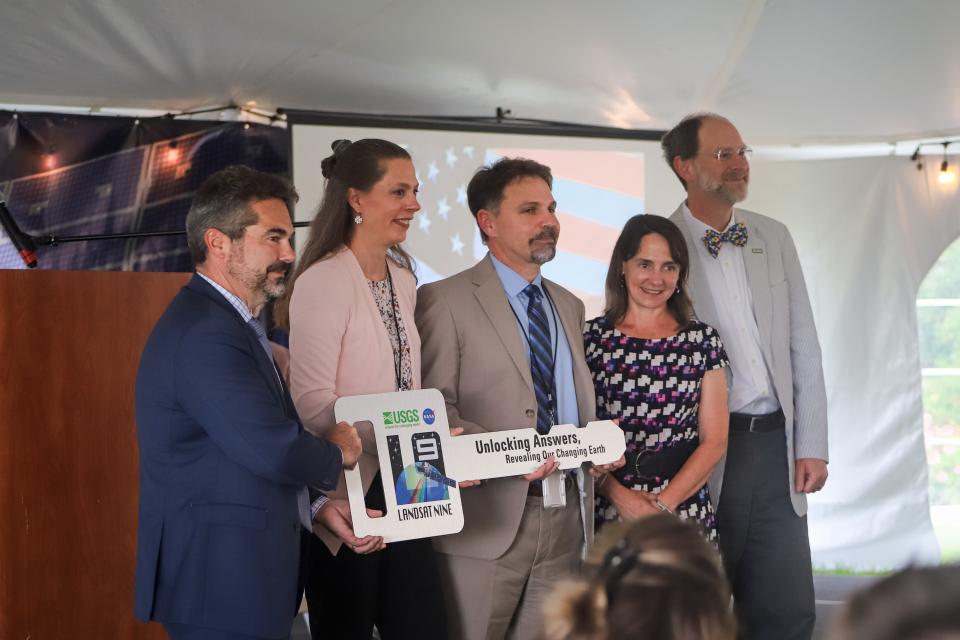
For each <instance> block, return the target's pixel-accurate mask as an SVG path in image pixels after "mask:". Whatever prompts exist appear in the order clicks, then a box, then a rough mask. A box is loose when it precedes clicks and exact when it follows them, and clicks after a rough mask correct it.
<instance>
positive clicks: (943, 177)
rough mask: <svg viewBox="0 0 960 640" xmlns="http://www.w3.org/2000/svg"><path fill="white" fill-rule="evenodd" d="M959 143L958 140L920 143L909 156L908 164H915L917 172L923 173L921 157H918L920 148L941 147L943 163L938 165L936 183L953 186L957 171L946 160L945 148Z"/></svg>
mask: <svg viewBox="0 0 960 640" xmlns="http://www.w3.org/2000/svg"><path fill="white" fill-rule="evenodd" d="M954 143H960V140H944V141H943V142H921V143H919V144H918V145H917V148H916V149H914V150H913V153H912V154H910V162H915V163H916V164H917V171H923V157H922V156H921V155H920V151H921V148H922V147H924V146H931V145H940V146H942V147H943V161H942V162H941V163H940V171H938V172H937V182H939V183H940V184H943V185H946V184H953V183H955V182H956V181H957V169H956V167H951V166H950V162H949V161H948V160H947V147H949V146H950V145H951V144H954Z"/></svg>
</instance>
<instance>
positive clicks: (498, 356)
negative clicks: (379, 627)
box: [416, 256, 596, 560]
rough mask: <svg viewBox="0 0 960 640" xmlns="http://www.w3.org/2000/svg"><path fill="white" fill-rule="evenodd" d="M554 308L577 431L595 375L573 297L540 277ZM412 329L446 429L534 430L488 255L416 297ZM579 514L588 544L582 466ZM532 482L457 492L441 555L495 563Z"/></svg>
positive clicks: (519, 357) (439, 544)
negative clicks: (457, 527) (456, 517)
mask: <svg viewBox="0 0 960 640" xmlns="http://www.w3.org/2000/svg"><path fill="white" fill-rule="evenodd" d="M543 286H544V287H545V288H546V290H547V291H548V292H549V293H550V297H551V298H552V300H553V302H554V304H555V305H556V310H557V315H558V316H559V317H560V324H561V325H562V326H563V332H564V335H566V337H567V342H568V343H570V352H571V353H570V355H571V356H572V359H573V383H574V387H575V388H576V396H577V409H578V413H579V416H580V424H581V426H583V425H586V423H587V422H589V421H591V420H595V419H596V410H595V405H596V396H595V393H594V388H593V378H591V376H590V370H589V369H588V368H587V360H586V356H584V353H583V325H584V308H583V303H582V302H581V301H580V299H579V298H577V297H576V296H574V295H573V294H572V293H570V292H569V291H567V290H566V289H564V288H563V287H561V286H559V285H558V284H556V283H554V282H550V281H549V280H547V279H546V278H544V279H543ZM416 320H417V329H418V330H419V332H420V337H421V340H422V347H421V349H422V356H423V387H424V388H425V389H429V388H435V389H439V390H440V392H441V393H443V397H444V399H445V400H446V406H447V418H448V420H449V422H450V426H451V427H463V429H464V431H465V432H466V433H481V432H484V431H501V430H504V429H519V428H524V427H527V428H536V426H537V418H536V416H537V399H536V396H535V395H534V392H533V378H532V377H531V375H530V360H529V359H528V358H527V356H526V354H525V353H524V350H523V342H522V341H521V337H520V331H519V329H518V328H517V321H516V318H515V316H514V315H513V313H512V312H511V310H510V303H509V302H508V301H507V294H506V292H505V291H504V290H503V284H502V283H501V281H500V278H499V277H498V276H497V272H496V270H495V269H494V267H493V263H492V262H491V261H490V257H489V256H487V257H486V258H484V259H483V260H481V261H480V262H479V263H477V264H476V265H475V266H473V267H471V268H469V269H467V270H466V271H461V272H460V273H458V274H457V275H455V276H451V277H450V278H447V279H445V280H441V281H439V282H434V283H432V284H427V285H424V286H423V287H421V288H420V290H419V292H418V293H417V310H416ZM577 475H578V482H579V485H580V486H581V487H583V492H582V494H581V496H580V513H581V517H582V519H583V526H584V530H583V536H584V541H585V543H586V544H587V545H589V544H590V542H592V540H593V479H592V478H591V476H590V474H589V473H584V468H583V467H581V468H580V469H579V470H578V471H577ZM528 487H529V483H528V482H527V481H526V480H524V479H523V478H518V477H512V478H497V479H494V480H490V481H489V482H487V483H485V484H484V485H483V486H482V487H473V488H470V489H464V490H463V491H462V492H461V493H460V496H461V498H462V500H463V512H464V520H465V522H464V525H463V530H462V531H461V532H460V533H457V534H455V535H449V536H438V537H436V538H434V539H433V545H434V547H435V548H436V549H437V550H438V551H440V552H441V553H446V554H451V555H458V556H466V557H470V558H481V559H485V560H493V559H495V558H499V557H500V556H502V555H503V554H504V553H505V552H506V551H507V549H508V548H509V547H510V545H511V544H512V543H513V540H514V538H516V537H517V531H518V530H519V528H520V520H521V516H522V515H523V506H524V503H525V502H526V499H527V489H528Z"/></svg>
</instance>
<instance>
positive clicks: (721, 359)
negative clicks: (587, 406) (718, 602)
mask: <svg viewBox="0 0 960 640" xmlns="http://www.w3.org/2000/svg"><path fill="white" fill-rule="evenodd" d="M689 265H690V263H689V259H688V256H687V247H686V244H685V242H684V239H683V235H682V234H681V233H680V230H679V229H677V227H676V226H675V225H674V224H673V223H672V222H670V221H669V220H667V219H666V218H661V217H659V216H653V215H639V216H634V217H633V218H631V219H630V220H629V221H627V224H626V225H625V226H624V228H623V231H622V232H621V234H620V237H619V238H618V239H617V243H616V246H615V247H614V250H613V256H612V257H611V259H610V268H609V270H608V271H607V280H606V308H605V311H604V315H602V316H600V317H598V318H594V319H593V320H590V321H589V322H588V323H587V327H586V331H585V334H584V340H585V344H586V355H587V363H588V364H589V365H590V370H591V372H592V374H593V381H594V386H595V388H596V392H597V417H598V418H600V419H612V420H615V421H617V422H618V423H619V425H620V427H621V428H622V429H623V431H624V436H625V438H626V441H627V452H626V459H627V463H626V465H624V466H623V467H622V468H621V469H619V470H617V471H615V472H613V473H611V474H608V475H606V476H602V477H600V478H599V479H598V480H597V484H596V487H597V494H598V497H597V504H596V513H595V521H596V525H597V526H598V527H600V526H601V525H602V524H603V523H604V522H607V521H610V520H615V519H618V518H619V519H623V520H635V519H637V518H639V517H641V516H644V515H649V514H654V513H659V512H660V511H666V512H670V513H675V514H676V515H677V516H679V517H680V518H683V519H692V520H695V521H697V522H699V523H700V525H701V527H702V528H703V530H704V534H705V535H706V537H707V538H708V539H709V540H715V539H716V535H717V534H716V516H715V514H714V510H713V505H712V504H711V503H710V495H709V489H708V488H707V486H706V482H707V478H709V477H710V474H711V472H712V471H713V469H714V467H715V466H716V465H717V463H718V462H719V461H720V459H721V457H723V454H724V452H725V451H726V446H727V428H728V424H729V415H728V413H727V383H726V377H725V373H724V371H723V368H724V367H725V366H726V365H727V358H726V354H725V353H724V351H723V345H722V344H721V342H720V338H719V336H718V335H717V332H716V331H715V330H714V329H713V328H712V327H709V326H707V325H705V324H703V323H701V322H698V321H697V320H696V319H694V318H693V307H692V305H691V303H690V299H689V298H688V297H687V293H686V282H687V273H688V271H689Z"/></svg>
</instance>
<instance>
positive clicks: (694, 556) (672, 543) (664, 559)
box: [542, 514, 736, 640]
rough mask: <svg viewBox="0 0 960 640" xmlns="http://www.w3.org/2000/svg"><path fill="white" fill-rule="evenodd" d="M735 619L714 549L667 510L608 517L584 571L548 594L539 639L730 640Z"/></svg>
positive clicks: (691, 528)
mask: <svg viewBox="0 0 960 640" xmlns="http://www.w3.org/2000/svg"><path fill="white" fill-rule="evenodd" d="M735 635H736V621H735V619H734V616H733V612H732V611H731V610H730V591H729V587H728V586H727V581H726V578H725V576H724V573H723V568H722V565H721V563H720V558H719V556H718V555H717V552H716V549H714V548H713V547H712V546H711V545H710V544H708V543H707V542H706V541H705V540H704V539H703V533H702V531H701V530H699V529H698V528H697V527H696V526H694V525H691V524H689V523H687V522H684V521H682V520H679V519H677V518H675V517H673V516H670V515H667V514H656V515H652V516H647V517H643V518H640V519H639V520H637V521H634V522H629V523H627V522H621V523H613V524H610V525H608V526H607V527H604V530H603V531H601V532H600V533H599V534H598V535H597V542H596V544H595V545H594V547H593V549H592V550H591V552H590V557H589V559H588V561H587V563H586V565H585V567H584V570H583V576H582V577H581V578H579V579H577V580H573V581H568V582H564V583H561V584H559V585H557V587H556V588H555V590H554V591H553V593H552V594H551V595H550V597H549V599H548V600H547V606H546V609H545V612H544V632H543V635H542V639H543V640H641V639H642V640H733V638H734V637H735Z"/></svg>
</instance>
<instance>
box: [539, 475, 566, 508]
mask: <svg viewBox="0 0 960 640" xmlns="http://www.w3.org/2000/svg"><path fill="white" fill-rule="evenodd" d="M540 482H541V483H543V484H542V485H541V486H542V489H543V508H544V509H563V508H564V507H566V506H567V483H566V482H564V477H563V472H562V471H554V472H553V473H551V474H550V475H549V476H547V477H546V478H544V479H543V480H541V481H540Z"/></svg>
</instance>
